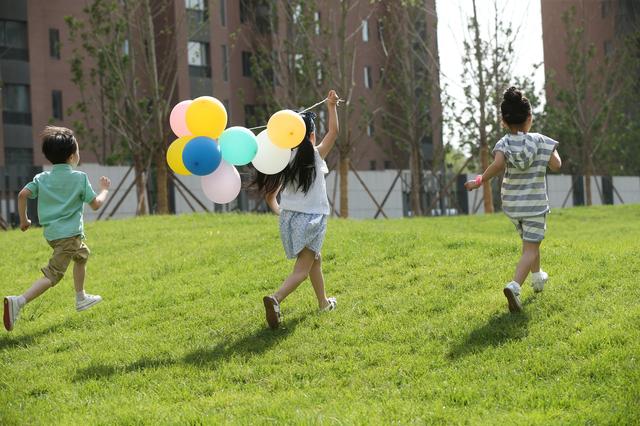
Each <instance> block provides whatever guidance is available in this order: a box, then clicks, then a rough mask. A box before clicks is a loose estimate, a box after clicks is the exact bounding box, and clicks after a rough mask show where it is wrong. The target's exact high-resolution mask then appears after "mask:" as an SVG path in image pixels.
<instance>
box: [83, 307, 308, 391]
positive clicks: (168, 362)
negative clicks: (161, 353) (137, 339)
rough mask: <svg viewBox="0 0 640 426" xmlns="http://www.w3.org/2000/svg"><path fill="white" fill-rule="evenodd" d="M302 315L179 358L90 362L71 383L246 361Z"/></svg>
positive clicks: (288, 331)
mask: <svg viewBox="0 0 640 426" xmlns="http://www.w3.org/2000/svg"><path fill="white" fill-rule="evenodd" d="M304 319H305V317H298V318H293V319H289V320H287V321H286V323H285V324H283V327H282V328H280V329H278V330H275V331H274V330H270V329H268V328H260V329H259V330H256V331H255V332H254V333H252V334H248V335H246V336H244V337H241V338H240V339H238V340H236V341H234V342H232V343H230V344H222V343H221V344H218V345H216V346H214V347H212V348H200V349H197V350H194V351H192V352H189V353H187V354H186V355H184V356H183V357H182V358H179V359H178V358H172V357H170V356H167V357H163V358H148V357H143V358H140V359H139V360H137V361H135V362H133V363H131V364H128V365H123V366H113V365H102V364H93V365H90V366H89V367H86V368H82V369H80V370H78V371H77V372H76V375H75V377H74V378H73V381H74V382H81V381H86V380H92V379H104V378H108V377H111V376H114V375H116V374H126V373H131V372H136V371H143V370H146V369H150V368H151V369H153V368H162V367H169V366H172V365H176V364H192V365H197V366H200V367H208V368H215V367H217V366H218V364H220V363H221V362H223V361H225V360H227V359H230V358H232V357H243V358H244V359H245V360H246V359H249V358H251V357H254V356H256V355H260V354H262V353H264V352H266V351H267V350H269V349H270V348H271V347H273V346H274V345H275V344H276V343H278V342H279V341H281V340H283V339H285V338H286V337H287V336H289V335H290V334H291V333H292V332H293V331H294V330H295V328H296V326H297V325H298V324H299V323H300V322H302V321H303V320H304Z"/></svg>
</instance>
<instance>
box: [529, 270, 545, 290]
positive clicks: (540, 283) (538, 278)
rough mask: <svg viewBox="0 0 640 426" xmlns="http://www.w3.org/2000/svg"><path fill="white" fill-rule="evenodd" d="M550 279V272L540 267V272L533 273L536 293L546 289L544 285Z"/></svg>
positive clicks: (532, 278)
mask: <svg viewBox="0 0 640 426" xmlns="http://www.w3.org/2000/svg"><path fill="white" fill-rule="evenodd" d="M548 280H549V274H547V273H546V272H544V271H543V270H542V269H540V271H539V272H535V273H533V274H531V282H532V284H531V286H532V287H533V291H535V292H536V293H540V292H541V291H542V290H544V285H545V284H546V283H547V281H548Z"/></svg>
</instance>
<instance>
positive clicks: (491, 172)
mask: <svg viewBox="0 0 640 426" xmlns="http://www.w3.org/2000/svg"><path fill="white" fill-rule="evenodd" d="M506 164H507V163H506V161H505V158H504V153H502V152H500V151H497V152H496V156H495V157H494V159H493V163H491V164H490V165H489V167H487V170H485V171H484V173H483V174H482V182H487V181H489V180H491V179H492V178H494V177H496V176H498V175H499V174H501V173H502V172H504V168H505V166H506ZM481 186H482V184H478V183H477V182H476V181H475V180H470V181H468V182H466V183H465V184H464V187H465V188H467V190H468V191H473V190H474V189H477V188H480V187H481Z"/></svg>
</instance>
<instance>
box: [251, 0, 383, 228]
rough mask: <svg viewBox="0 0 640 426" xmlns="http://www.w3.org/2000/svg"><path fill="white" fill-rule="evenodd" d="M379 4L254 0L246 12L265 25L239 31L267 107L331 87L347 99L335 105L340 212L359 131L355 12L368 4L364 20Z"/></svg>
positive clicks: (311, 98) (303, 101)
mask: <svg viewBox="0 0 640 426" xmlns="http://www.w3.org/2000/svg"><path fill="white" fill-rule="evenodd" d="M378 3H379V0H342V1H340V2H334V1H325V0H300V1H296V2H290V1H284V0H278V1H274V2H261V1H258V2H256V3H255V4H254V7H253V8H251V10H250V11H249V12H250V13H252V14H253V21H254V22H256V26H258V27H259V26H260V25H265V26H266V29H265V30H264V31H258V32H255V31H252V32H251V33H250V34H242V33H241V34H239V35H238V36H240V37H247V38H248V41H249V42H250V43H251V45H252V46H253V47H254V54H253V61H252V64H253V71H252V75H253V77H254V79H255V80H256V84H257V86H258V95H259V96H258V97H259V98H260V100H261V101H262V104H263V105H264V107H265V110H266V112H273V111H274V110H276V109H281V108H295V107H302V106H309V105H312V104H313V103H315V102H316V101H318V100H320V99H323V98H324V97H325V96H326V95H327V92H328V90H329V89H335V90H336V92H337V93H338V94H339V95H340V96H341V97H342V98H343V99H344V100H345V102H344V104H343V105H341V107H340V108H339V110H338V113H339V120H340V122H341V123H345V125H343V127H342V129H341V132H340V135H339V137H338V141H337V148H338V149H337V151H338V174H339V182H340V216H341V217H347V216H348V214H349V198H348V197H349V195H348V176H349V169H350V164H351V158H352V156H353V154H354V151H355V149H356V146H357V141H358V140H359V136H361V135H360V134H359V133H358V131H357V129H356V127H355V126H351V125H349V124H350V123H353V122H357V121H358V120H360V113H359V111H358V108H357V107H358V106H359V101H360V100H359V99H358V98H357V88H356V79H357V77H358V76H359V75H360V72H359V71H360V70H356V66H355V64H356V60H357V58H358V55H359V54H360V53H359V47H358V46H359V44H358V41H357V35H358V34H359V32H360V31H361V30H362V28H361V25H362V24H361V22H362V19H358V16H359V15H358V14H359V13H360V12H361V9H365V6H366V9H367V10H368V11H369V12H368V15H367V16H364V17H362V18H363V19H368V18H369V17H371V16H373V14H374V12H375V11H376V7H377V4H378ZM267 10H268V12H267ZM265 17H268V23H267V22H265ZM260 20H262V21H260ZM258 22H262V23H261V24H260V25H258V24H257V23H258ZM354 23H356V24H354ZM265 115H266V114H265ZM265 118H266V117H265ZM321 118H322V117H321ZM323 124H324V123H321V125H323Z"/></svg>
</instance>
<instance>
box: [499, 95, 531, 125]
mask: <svg viewBox="0 0 640 426" xmlns="http://www.w3.org/2000/svg"><path fill="white" fill-rule="evenodd" d="M500 112H501V113H502V119H503V120H504V121H505V122H506V123H507V124H521V123H524V122H525V121H527V118H529V116H530V115H531V104H530V103H529V99H527V98H526V96H523V95H522V92H521V91H520V90H518V89H517V88H515V87H513V86H511V87H509V88H508V89H507V91H506V92H504V95H503V100H502V104H500Z"/></svg>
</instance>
